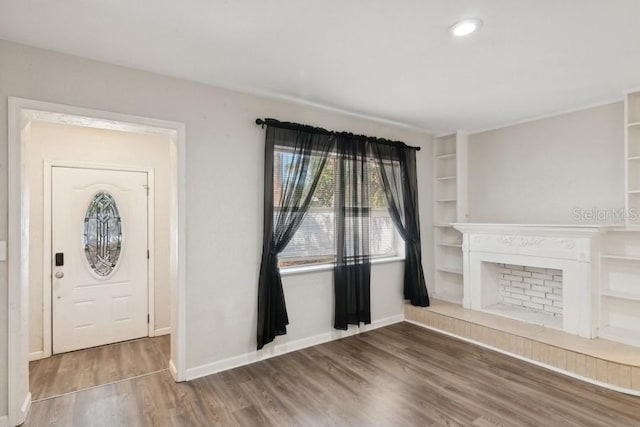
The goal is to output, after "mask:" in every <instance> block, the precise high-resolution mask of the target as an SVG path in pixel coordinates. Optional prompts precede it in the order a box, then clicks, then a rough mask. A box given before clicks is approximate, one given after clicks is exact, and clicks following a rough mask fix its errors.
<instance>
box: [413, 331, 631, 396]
mask: <svg viewBox="0 0 640 427" xmlns="http://www.w3.org/2000/svg"><path fill="white" fill-rule="evenodd" d="M405 322H408V323H411V324H413V325H417V326H420V327H422V328H425V329H429V330H432V331H435V332H438V333H440V334H443V335H448V336H450V337H453V338H457V339H459V340H461V341H466V342H468V343H471V344H475V345H477V346H480V347H484V348H488V349H489V350H493V351H496V352H498V353H502V354H505V355H507V356H510V357H513V358H515V359H519V360H522V361H524V362H528V363H531V364H533V365H537V366H541V367H543V368H545V369H549V370H551V371H554V372H557V373H559V374H563V375H566V376H568V377H571V378H575V379H577V380H581V381H584V382H588V383H590V384H595V385H597V386H600V387H604V388H608V389H609V390H614V391H619V392H620V393H625V394H631V395H633V396H640V391H638V390H631V389H628V388H624V387H619V386H616V385H613V384H607V383H603V382H602V381H598V380H594V379H593V378H587V377H583V376H582V375H578V374H576V373H574V372H569V371H565V370H564V369H560V368H557V367H555V366H551V365H547V364H546V363H542V362H538V361H537V360H533V359H529V358H526V357H524V356H520V355H519V354H515V353H510V352H508V351H505V350H503V349H501V348H497V347H493V346H490V345H488V344H485V343H483V342H479V341H475V340H472V339H470V338H466V337H461V336H460V335H456V334H452V333H451V332H447V331H442V330H440V329H437V328H434V327H431V326H427V325H424V324H422V323H418V322H415V321H413V320H409V319H406V320H405Z"/></svg>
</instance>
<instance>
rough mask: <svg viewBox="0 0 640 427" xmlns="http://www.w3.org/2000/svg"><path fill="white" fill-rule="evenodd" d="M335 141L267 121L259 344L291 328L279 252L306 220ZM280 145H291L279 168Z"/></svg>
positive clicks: (287, 148)
mask: <svg viewBox="0 0 640 427" xmlns="http://www.w3.org/2000/svg"><path fill="white" fill-rule="evenodd" d="M333 145H334V138H333V137H332V136H331V135H327V134H320V133H317V132H310V131H307V130H305V129H283V128H278V127H273V126H267V133H266V144H265V164H264V231H263V245H262V263H261V266H260V279H259V281H258V331H257V335H258V350H259V349H261V348H262V347H264V345H265V344H267V343H269V342H271V341H273V339H274V338H275V337H276V335H283V334H286V332H287V325H288V324H289V319H288V317H287V308H286V305H285V300H284V292H283V290H282V279H281V277H280V269H279V268H278V254H279V253H280V252H282V250H283V249H284V248H285V247H286V246H287V243H289V241H290V240H291V238H292V237H293V235H294V234H295V232H296V230H297V229H298V227H299V226H300V223H302V220H303V219H304V216H305V214H306V213H307V211H308V209H309V204H310V203H311V199H312V196H313V193H314V191H315V188H316V186H317V184H318V180H319V179H320V175H321V174H322V170H323V169H324V166H325V164H326V162H327V158H328V153H329V151H331V149H332V147H333ZM276 146H278V147H282V148H283V149H284V150H286V156H284V158H285V159H286V162H281V163H280V164H279V167H276V168H274V152H275V147H276ZM283 163H286V164H283Z"/></svg>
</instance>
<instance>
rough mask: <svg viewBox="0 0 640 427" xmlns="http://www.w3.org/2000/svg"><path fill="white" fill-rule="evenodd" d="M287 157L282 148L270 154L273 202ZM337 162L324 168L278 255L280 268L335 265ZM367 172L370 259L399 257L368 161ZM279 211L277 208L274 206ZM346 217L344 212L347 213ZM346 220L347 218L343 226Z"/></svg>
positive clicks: (396, 237) (396, 239) (374, 168)
mask: <svg viewBox="0 0 640 427" xmlns="http://www.w3.org/2000/svg"><path fill="white" fill-rule="evenodd" d="M291 156H292V155H291V154H290V153H288V152H287V150H286V148H283V147H277V148H276V151H275V153H274V168H273V171H274V172H273V173H274V177H273V182H274V197H273V200H274V203H275V204H277V203H278V201H279V200H280V194H281V192H282V186H283V185H285V183H284V181H285V177H286V176H287V172H288V168H289V167H290V164H291ZM337 165H338V159H337V158H336V156H335V155H333V156H332V157H331V158H330V159H329V160H328V161H327V164H326V165H325V168H324V170H323V173H322V175H321V177H320V181H319V182H318V186H317V187H316V191H315V192H314V195H313V199H312V201H311V207H310V208H309V211H308V212H307V214H306V216H305V218H304V220H303V221H302V224H301V225H300V228H299V229H298V230H297V231H296V233H295V234H294V236H293V238H292V239H291V241H290V242H289V244H288V245H287V247H286V248H285V249H284V250H283V251H282V252H281V253H280V254H279V256H278V260H279V264H278V265H279V266H280V267H292V266H301V265H312V264H329V263H333V262H335V258H336V248H335V238H334V237H335V225H336V224H335V211H334V207H335V198H336V197H335V196H336V184H337ZM368 171H369V174H368V175H369V186H368V187H369V205H370V206H368V207H367V208H368V209H370V220H369V221H370V222H369V242H370V250H371V258H372V259H376V258H378V259H379V258H390V257H396V256H398V254H399V252H400V251H399V247H400V244H402V239H401V238H400V236H399V235H398V233H397V231H396V228H395V225H394V224H393V221H392V219H391V217H390V215H389V211H388V209H387V200H386V197H385V194H384V190H383V188H382V182H381V178H380V174H379V172H378V165H377V164H376V163H375V162H374V161H373V160H372V161H370V163H369V165H368ZM274 209H275V210H277V209H279V206H274ZM347 216H348V212H347ZM348 224H349V220H348V219H347V226H348Z"/></svg>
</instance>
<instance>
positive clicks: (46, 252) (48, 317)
mask: <svg viewBox="0 0 640 427" xmlns="http://www.w3.org/2000/svg"><path fill="white" fill-rule="evenodd" d="M53 168H69V169H96V170H110V171H120V172H142V173H146V174H147V188H148V190H147V191H148V193H147V249H148V250H149V257H148V258H147V311H148V314H149V322H148V324H147V332H148V335H149V336H150V337H154V336H155V335H156V334H155V330H156V329H155V239H154V237H155V220H154V219H155V191H154V190H155V176H154V169H153V168H151V167H138V166H122V165H110V164H103V163H92V162H84V161H82V162H76V161H73V162H71V161H63V160H49V159H46V160H45V161H44V175H43V176H44V186H43V190H44V191H43V192H42V194H43V196H44V208H43V210H42V214H43V229H42V236H43V246H42V249H43V250H42V255H43V263H42V265H43V269H42V270H43V271H42V273H43V275H42V285H43V289H42V301H43V304H42V329H43V330H42V340H43V349H42V350H43V354H42V357H38V359H40V358H46V357H50V356H51V355H52V354H53V329H52V328H53V300H52V299H51V288H52V283H53V279H52V269H51V260H52V259H53V250H52V246H51V245H52V243H53V242H52V232H53V222H52V219H53V218H52V216H51V214H52V210H51V208H52V205H51V203H52V201H53V200H52V197H51V194H52V191H53V176H52V173H53ZM30 360H35V358H33V357H30Z"/></svg>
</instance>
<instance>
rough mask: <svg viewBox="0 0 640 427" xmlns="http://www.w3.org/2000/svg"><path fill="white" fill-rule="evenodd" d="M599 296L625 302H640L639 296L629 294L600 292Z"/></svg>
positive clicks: (608, 291)
mask: <svg viewBox="0 0 640 427" xmlns="http://www.w3.org/2000/svg"><path fill="white" fill-rule="evenodd" d="M600 295H602V296H603V297H607V298H616V299H622V300H627V301H638V302H640V294H632V293H630V292H619V291H610V290H604V291H602V292H600Z"/></svg>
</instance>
